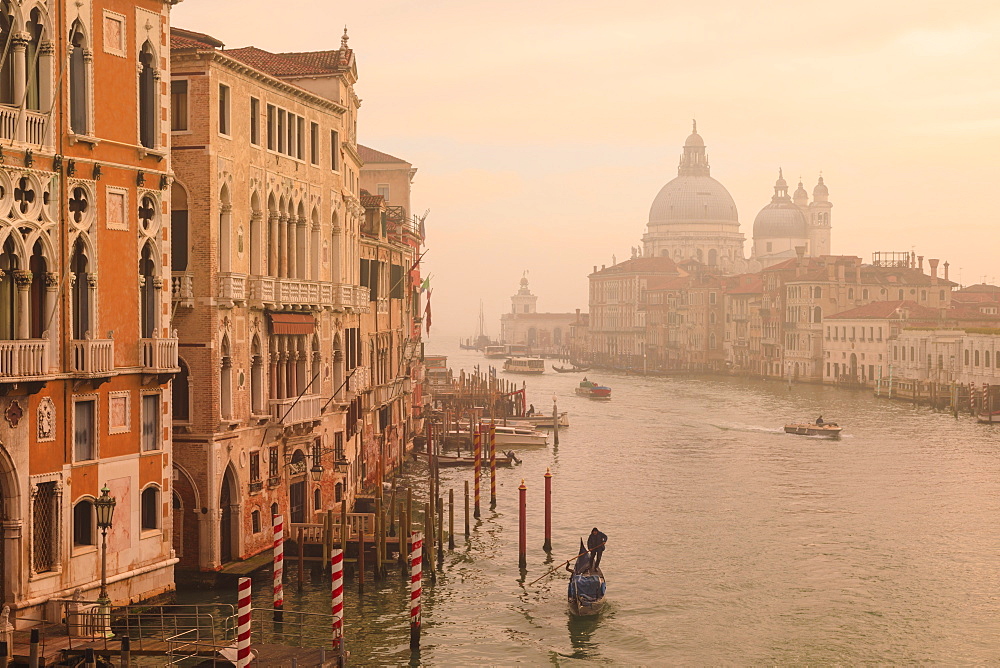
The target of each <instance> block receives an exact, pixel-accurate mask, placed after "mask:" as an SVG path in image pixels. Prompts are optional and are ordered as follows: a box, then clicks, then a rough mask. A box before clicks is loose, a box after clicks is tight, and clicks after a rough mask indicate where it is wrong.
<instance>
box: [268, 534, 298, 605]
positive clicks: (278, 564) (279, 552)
mask: <svg viewBox="0 0 1000 668" xmlns="http://www.w3.org/2000/svg"><path fill="white" fill-rule="evenodd" d="M271 527H272V529H273V531H274V567H273V569H272V570H273V572H274V584H273V593H274V621H276V622H280V621H282V619H283V617H284V614H285V613H284V612H283V610H284V607H285V593H284V589H283V587H282V578H283V576H284V574H285V521H284V518H283V517H282V516H281V515H272V516H271ZM299 549H302V548H301V547H300V548H299Z"/></svg>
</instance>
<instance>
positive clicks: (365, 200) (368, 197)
mask: <svg viewBox="0 0 1000 668" xmlns="http://www.w3.org/2000/svg"><path fill="white" fill-rule="evenodd" d="M359 199H360V200H361V206H363V207H365V208H366V209H377V208H378V207H380V206H382V205H383V204H385V198H384V197H382V196H381V195H372V194H371V193H370V192H368V191H367V190H362V191H361V196H360V198H359Z"/></svg>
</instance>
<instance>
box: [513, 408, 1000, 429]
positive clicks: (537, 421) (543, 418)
mask: <svg viewBox="0 0 1000 668" xmlns="http://www.w3.org/2000/svg"><path fill="white" fill-rule="evenodd" d="M997 421H998V422H1000V420H997ZM507 424H508V425H513V426H515V427H531V428H533V429H552V416H551V415H538V414H535V415H532V416H531V417H519V418H507ZM567 427H569V413H567V412H566V411H563V412H561V413H559V428H560V429H566V428H567Z"/></svg>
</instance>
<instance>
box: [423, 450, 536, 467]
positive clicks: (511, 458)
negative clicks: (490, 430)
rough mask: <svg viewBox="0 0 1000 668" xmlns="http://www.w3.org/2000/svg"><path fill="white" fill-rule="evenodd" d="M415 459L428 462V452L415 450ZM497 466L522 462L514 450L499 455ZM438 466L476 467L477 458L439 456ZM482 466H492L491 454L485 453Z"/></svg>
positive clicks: (481, 462)
mask: <svg viewBox="0 0 1000 668" xmlns="http://www.w3.org/2000/svg"><path fill="white" fill-rule="evenodd" d="M413 459H415V460H418V461H425V462H426V461H427V451H425V450H414V451H413ZM496 462H497V466H512V465H514V464H520V463H521V460H520V459H518V458H517V456H516V455H515V454H514V452H513V450H511V451H508V452H503V453H499V454H497V456H496ZM437 463H438V466H475V465H476V458H475V457H472V456H466V455H437ZM480 464H481V465H482V466H489V465H490V457H489V453H484V454H483V458H482V460H481V461H480Z"/></svg>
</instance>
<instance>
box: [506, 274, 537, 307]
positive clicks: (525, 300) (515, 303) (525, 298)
mask: <svg viewBox="0 0 1000 668" xmlns="http://www.w3.org/2000/svg"><path fill="white" fill-rule="evenodd" d="M537 301H538V297H537V296H536V295H533V294H531V290H530V289H529V288H528V277H527V276H522V277H521V288H520V289H519V290H518V291H517V294H516V295H513V296H511V298H510V312H511V313H515V314H523V313H534V312H535V303H536V302H537Z"/></svg>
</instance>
